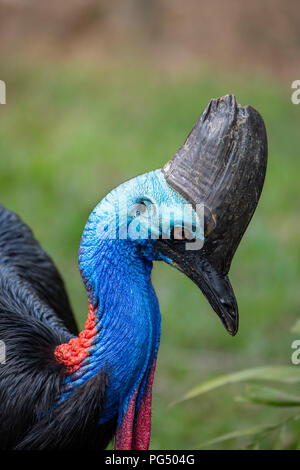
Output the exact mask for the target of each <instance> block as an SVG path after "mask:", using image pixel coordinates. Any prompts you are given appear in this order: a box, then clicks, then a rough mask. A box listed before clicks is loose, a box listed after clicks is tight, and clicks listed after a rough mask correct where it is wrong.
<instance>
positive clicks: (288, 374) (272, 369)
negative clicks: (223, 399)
mask: <svg viewBox="0 0 300 470" xmlns="http://www.w3.org/2000/svg"><path fill="white" fill-rule="evenodd" d="M247 380H268V381H274V382H282V383H297V382H300V368H297V367H295V366H268V367H258V368H254V369H244V370H241V371H239V372H234V373H232V374H226V375H221V376H219V377H216V378H214V379H211V380H207V381H206V382H203V383H202V384H200V385H198V386H197V387H195V388H193V389H192V390H190V391H189V392H188V393H186V394H185V395H184V396H183V398H181V399H180V400H178V401H176V402H175V403H173V404H176V403H181V402H183V401H186V400H190V399H192V398H195V397H197V396H199V395H202V394H203V393H206V392H209V391H210V390H214V389H216V388H218V387H222V386H223V385H227V384H232V383H236V382H245V381H247Z"/></svg>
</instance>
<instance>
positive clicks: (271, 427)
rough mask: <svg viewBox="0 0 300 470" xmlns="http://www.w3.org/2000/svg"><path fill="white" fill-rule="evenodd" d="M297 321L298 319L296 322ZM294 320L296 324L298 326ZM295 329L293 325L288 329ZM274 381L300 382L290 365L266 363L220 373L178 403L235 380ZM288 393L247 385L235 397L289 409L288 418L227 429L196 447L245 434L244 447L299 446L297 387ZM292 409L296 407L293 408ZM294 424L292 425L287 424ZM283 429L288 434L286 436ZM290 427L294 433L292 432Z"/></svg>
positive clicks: (299, 426) (204, 446)
mask: <svg viewBox="0 0 300 470" xmlns="http://www.w3.org/2000/svg"><path fill="white" fill-rule="evenodd" d="M298 323H299V322H298ZM298 323H297V324H296V325H298ZM295 330H296V331H297V328H295V327H294V328H293V329H292V331H293V332H294V331H295ZM245 381H247V382H249V381H255V382H266V381H271V382H278V383H281V384H287V383H290V384H295V383H296V384H298V383H299V382H300V370H299V369H298V368H297V367H296V366H295V365H294V366H269V367H259V368H254V369H245V370H241V371H239V372H234V373H232V374H227V375H223V376H220V377H217V378H214V379H211V380H208V381H206V382H203V383H201V384H200V385H198V386H197V387H195V388H193V389H192V390H191V391H189V392H188V393H187V394H186V395H185V396H184V397H183V398H182V399H181V400H180V401H179V402H182V401H185V400H191V399H192V398H195V397H198V396H199V395H202V394H204V393H207V392H211V391H212V390H214V389H216V388H218V387H222V386H224V385H227V384H232V383H237V382H245ZM297 392H298V395H294V394H291V393H289V392H287V391H285V390H282V389H274V388H270V387H266V386H264V385H260V384H259V385H252V384H248V385H247V387H246V390H245V391H244V392H243V393H242V395H240V396H237V397H236V400H237V401H240V402H245V403H254V404H256V405H261V406H263V407H268V406H272V407H277V408H292V414H290V416H289V417H288V418H285V419H279V420H278V418H277V421H276V422H275V424H259V425H256V426H252V427H249V428H246V429H239V430H235V431H231V432H229V433H226V434H224V435H221V436H218V437H215V438H212V439H209V440H207V441H204V442H202V443H200V444H199V445H198V446H197V448H198V449H202V448H206V447H210V446H212V445H219V444H221V443H223V442H225V441H228V440H232V439H238V440H239V439H240V438H242V437H245V436H251V437H252V441H250V442H248V445H247V447H248V448H252V449H259V448H263V447H264V446H266V445H267V448H273V449H294V448H298V447H299V446H300V436H299V433H300V424H299V422H298V420H300V394H299V386H298V387H297V389H296V391H295V392H294V393H297ZM294 408H296V410H294ZM292 425H294V428H292V431H291V429H290V428H291V427H292ZM287 430H288V431H289V436H288V437H287ZM293 430H294V432H293Z"/></svg>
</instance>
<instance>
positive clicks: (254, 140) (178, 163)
mask: <svg viewBox="0 0 300 470" xmlns="http://www.w3.org/2000/svg"><path fill="white" fill-rule="evenodd" d="M266 166H267V135H266V129H265V125H264V121H263V119H262V117H261V115H260V114H259V113H258V111H256V110H255V109H254V108H252V107H251V106H245V107H242V106H241V105H239V104H237V102H236V99H235V97H234V96H233V95H226V96H224V97H222V98H218V99H213V100H211V101H210V103H209V104H208V106H207V107H206V109H205V110H204V112H203V113H202V115H201V116H200V118H199V119H198V121H197V122H196V124H195V126H194V128H193V129H192V131H191V132H190V134H189V135H188V137H187V139H186V141H185V143H184V144H183V146H182V147H181V148H180V149H179V150H178V152H177V153H176V154H175V155H174V157H173V158H172V159H171V160H170V161H169V162H168V163H167V164H166V165H165V166H164V167H163V170H162V171H163V174H164V177H165V179H166V181H167V183H168V184H169V186H171V187H172V188H173V189H174V190H176V191H177V192H179V193H180V194H181V195H182V196H183V197H184V198H185V199H186V200H188V201H189V202H190V203H192V204H193V205H194V206H195V205H196V204H203V205H204V206H205V207H206V208H207V209H209V211H210V213H211V214H212V216H213V219H214V222H215V228H214V230H213V231H212V232H211V234H210V235H209V237H208V238H207V241H206V243H205V251H206V252H207V253H209V255H210V257H211V258H212V259H214V260H215V261H216V262H217V264H218V265H219V269H221V272H222V273H223V274H224V275H225V274H227V272H228V270H229V268H230V264H231V260H232V257H233V255H234V253H235V251H236V249H237V247H238V245H239V242H240V240H241V238H242V236H243V234H244V232H245V230H246V228H247V226H248V224H249V222H250V220H251V218H252V215H253V213H254V211H255V208H256V206H257V203H258V200H259V197H260V194H261V191H262V187H263V183H264V179H265V173H266Z"/></svg>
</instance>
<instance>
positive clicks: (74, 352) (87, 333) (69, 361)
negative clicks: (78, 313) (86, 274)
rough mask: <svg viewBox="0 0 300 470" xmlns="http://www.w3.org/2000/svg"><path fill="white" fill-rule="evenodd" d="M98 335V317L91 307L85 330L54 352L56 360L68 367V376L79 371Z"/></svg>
mask: <svg viewBox="0 0 300 470" xmlns="http://www.w3.org/2000/svg"><path fill="white" fill-rule="evenodd" d="M96 334H97V328H96V315H95V312H94V309H93V307H92V306H91V305H89V313H88V318H87V321H86V322H85V325H84V330H83V331H81V332H80V333H79V335H78V336H77V337H76V338H72V339H71V340H70V341H69V342H68V343H65V344H60V345H59V346H57V347H56V348H55V350H54V356H55V359H56V360H57V361H58V362H60V363H62V364H64V365H65V366H66V369H67V372H68V374H72V373H73V372H75V371H77V370H78V369H79V367H80V364H81V362H82V361H83V359H85V358H86V357H87V355H88V350H89V348H90V346H91V345H92V343H93V339H94V337H95V335H96Z"/></svg>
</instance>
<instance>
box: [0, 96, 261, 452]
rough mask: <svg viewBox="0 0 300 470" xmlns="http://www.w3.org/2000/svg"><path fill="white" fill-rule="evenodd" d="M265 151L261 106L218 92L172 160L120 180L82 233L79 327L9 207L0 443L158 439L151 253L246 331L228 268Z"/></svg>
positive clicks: (2, 261) (94, 445) (57, 281)
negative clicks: (84, 306) (83, 310)
mask: <svg viewBox="0 0 300 470" xmlns="http://www.w3.org/2000/svg"><path fill="white" fill-rule="evenodd" d="M266 163H267V137H266V131H265V126H264V122H263V119H262V118H261V116H260V114H259V113H258V112H257V111H256V110H254V109H253V108H252V107H250V106H246V107H241V106H240V105H239V104H237V102H236V99H235V97H234V96H233V95H227V96H225V97H222V98H219V99H214V100H211V101H210V103H209V104H208V106H207V107H206V109H205V110H204V112H203V113H202V115H201V116H200V118H199V120H198V121H197V123H196V125H195V126H194V128H193V129H192V131H191V133H190V134H189V136H188V137H187V139H186V142H185V143H184V145H183V146H182V147H181V148H180V149H179V151H178V152H177V153H176V155H175V156H174V157H173V158H172V159H171V160H170V161H169V162H168V163H167V164H166V165H165V166H164V167H163V168H162V169H159V170H155V171H152V172H150V173H146V174H144V175H141V176H138V177H136V178H134V179H132V180H130V181H127V182H125V183H123V184H122V185H120V186H119V187H117V188H116V189H114V190H113V191H112V192H110V193H109V194H108V195H107V196H106V197H105V198H104V199H103V200H102V201H101V202H100V203H99V204H98V205H97V207H96V208H95V209H94V210H93V212H92V213H91V215H90V217H89V219H88V222H87V224H86V227H85V229H84V232H83V236H82V240H81V244H80V249H79V268H80V273H81V276H82V279H83V282H84V284H85V287H86V291H87V295H88V318H87V321H86V323H85V328H84V330H83V331H81V332H80V333H79V334H78V331H77V327H76V323H75V320H74V317H73V314H72V311H71V307H70V304H69V300H68V297H67V294H66V292H65V289H64V285H63V281H62V279H61V277H60V275H59V273H58V272H57V270H56V268H55V266H54V265H53V263H52V261H51V260H50V258H49V257H48V256H47V255H46V254H45V252H44V251H43V250H42V248H41V247H40V246H39V244H38V243H37V241H36V240H35V239H34V238H33V235H32V232H31V231H30V229H29V228H28V227H27V226H26V225H25V224H24V223H23V222H21V220H20V219H19V218H18V217H17V216H16V215H15V214H14V213H12V212H10V211H8V210H6V209H4V208H3V207H2V206H0V289H1V295H0V340H1V341H3V342H4V343H5V348H6V361H5V364H1V365H0V448H2V449H14V448H15V449H80V448H82V449H97V450H98V449H101V448H105V447H106V446H107V444H108V443H109V441H111V440H112V438H113V437H114V436H115V448H116V449H140V450H142V449H148V447H149V441H150V431H151V398H152V383H153V377H154V370H155V363H156V358H157V352H158V347H159V340H160V332H161V325H160V323H161V314H160V310H159V304H158V300H157V297H156V295H155V292H154V289H153V286H152V283H151V270H152V263H153V261H156V260H162V261H165V262H167V263H168V264H170V265H172V266H174V267H176V268H178V269H179V270H180V271H182V272H183V273H184V274H186V275H187V276H188V277H189V278H191V279H192V280H193V281H194V283H196V285H197V286H198V287H199V288H200V289H201V291H202V292H203V294H204V295H205V296H206V297H207V299H208V301H209V302H210V304H211V306H212V308H213V309H214V310H215V311H216V313H217V314H218V316H219V317H220V319H221V321H222V322H223V324H224V325H225V328H226V329H227V331H228V332H229V333H230V334H231V335H235V334H236V332H237V329H238V308H237V303H236V300H235V296H234V293H233V290H232V287H231V284H230V282H229V279H228V271H229V268H230V264H231V260H232V257H233V255H234V253H235V251H236V249H237V246H238V244H239V242H240V240H241V238H242V236H243V234H244V232H245V230H246V228H247V226H248V224H249V222H250V219H251V217H252V215H253V213H254V211H255V208H256V206H257V203H258V200H259V197H260V194H261V190H262V187H263V182H264V177H265V171H266ZM187 209H188V210H187ZM124 214H125V216H124Z"/></svg>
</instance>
